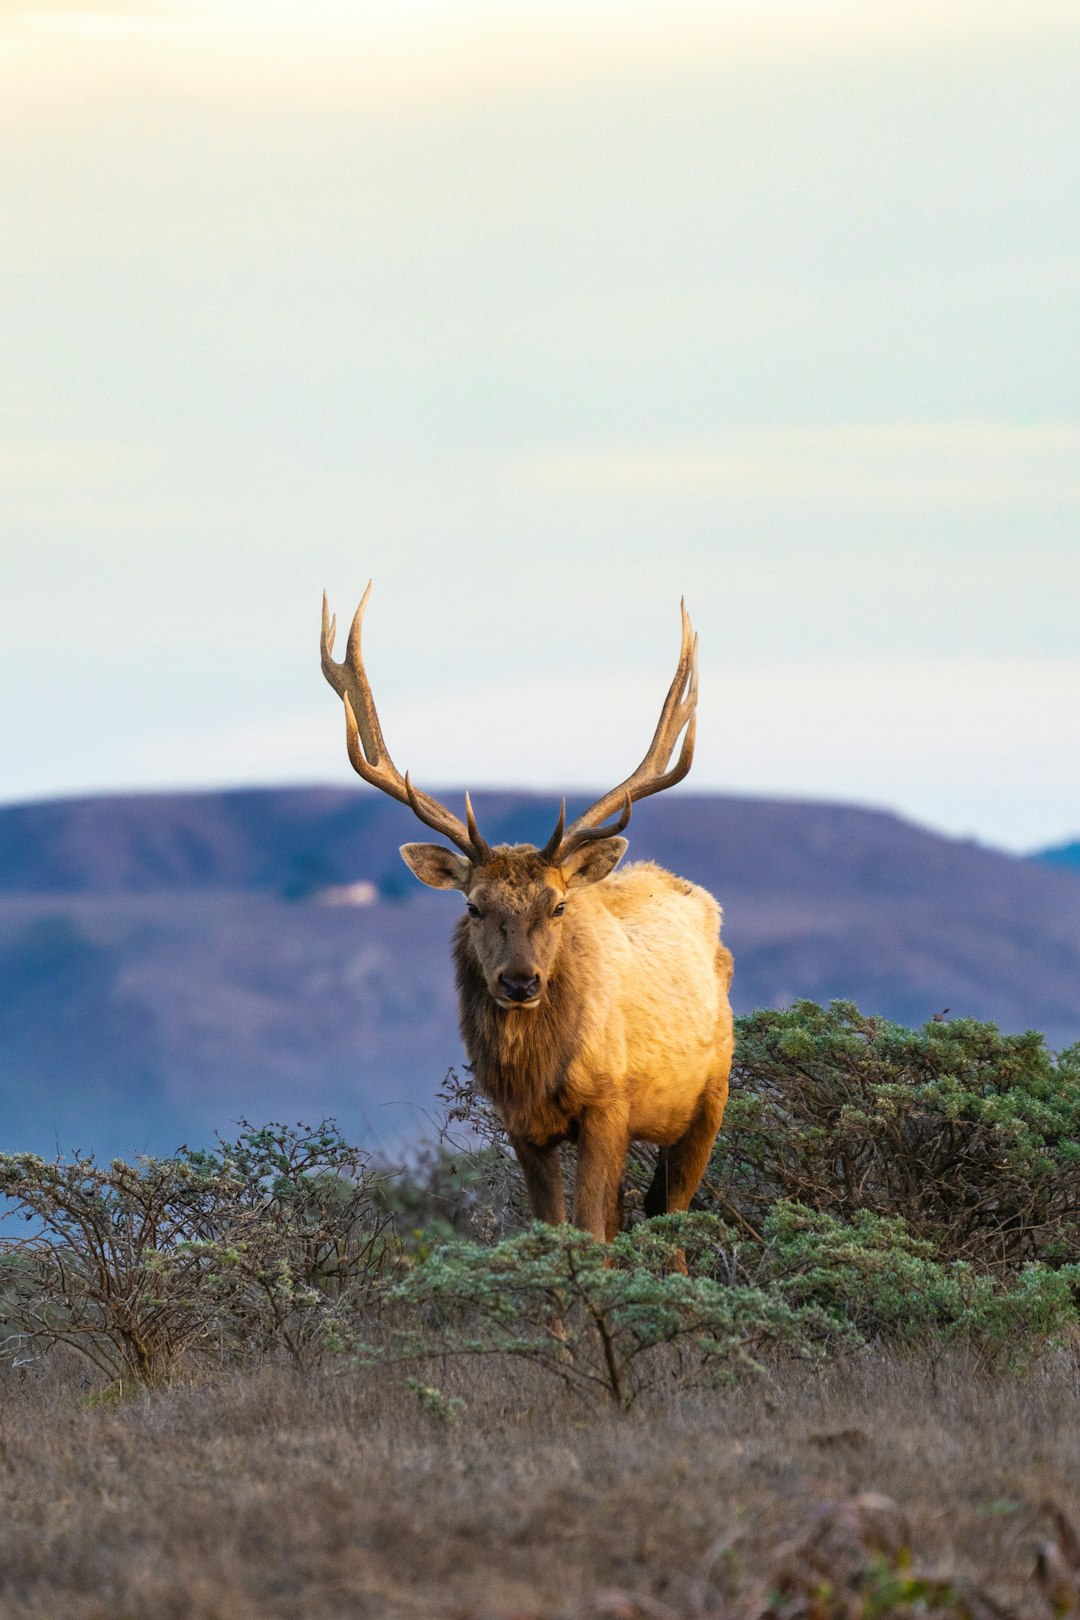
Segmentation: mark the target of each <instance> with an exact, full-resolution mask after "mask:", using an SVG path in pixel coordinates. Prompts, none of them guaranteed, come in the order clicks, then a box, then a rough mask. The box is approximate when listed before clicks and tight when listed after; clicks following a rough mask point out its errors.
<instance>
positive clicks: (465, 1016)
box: [410, 839, 732, 1238]
mask: <svg viewBox="0 0 1080 1620" xmlns="http://www.w3.org/2000/svg"><path fill="white" fill-rule="evenodd" d="M614 842H617V843H618V844H620V845H622V844H623V843H624V841H623V840H622V839H619V840H615V841H614ZM410 847H411V848H416V847H417V846H410ZM594 848H595V846H594ZM410 864H412V863H411V862H410ZM572 882H573V878H572V877H571V878H570V880H569V883H568V879H567V875H566V873H565V872H564V871H563V870H561V869H558V868H550V867H548V868H545V867H544V866H543V864H542V863H541V862H540V860H539V857H538V855H537V852H536V851H535V850H533V849H531V848H530V847H529V846H519V847H517V848H507V847H505V846H504V847H501V848H499V849H497V850H494V851H493V852H492V860H491V861H490V862H489V863H488V864H486V865H484V866H481V867H478V868H475V869H471V870H470V872H469V874H468V877H467V878H466V881H465V882H464V883H463V884H462V887H463V888H464V890H465V893H466V895H467V896H468V897H469V898H470V900H473V902H474V903H475V902H477V901H479V902H480V903H481V905H482V908H483V916H482V917H481V918H480V919H472V918H469V917H465V918H463V919H462V921H461V922H460V923H459V924H458V927H457V930H456V932H455V940H454V956H455V961H456V965H457V980H458V992H459V1007H460V1015H461V1029H462V1038H463V1040H464V1043H465V1048H466V1051H467V1053H468V1055H469V1060H470V1062H471V1064H472V1067H473V1071H474V1073H475V1075H476V1079H477V1082H478V1084H479V1085H480V1087H481V1089H482V1090H483V1091H485V1092H486V1093H487V1095H488V1096H490V1097H491V1099H492V1101H493V1103H494V1104H495V1107H496V1109H497V1111H498V1113H499V1116H500V1118H501V1119H502V1120H503V1123H504V1124H505V1126H506V1129H507V1132H508V1133H509V1136H510V1139H511V1141H512V1143H513V1145H514V1148H515V1151H516V1152H517V1154H518V1157H519V1159H520V1160H521V1163H522V1167H523V1169H524V1172H525V1177H526V1182H527V1185H528V1189H529V1195H530V1199H531V1203H532V1208H533V1212H534V1213H535V1214H536V1215H537V1216H538V1217H540V1218H541V1219H544V1220H549V1221H559V1220H565V1218H566V1211H565V1207H564V1203H563V1193H562V1177H561V1171H560V1168H559V1162H558V1157H557V1149H558V1145H559V1143H560V1142H562V1141H566V1140H571V1141H576V1142H577V1149H578V1173H577V1185H576V1195H575V1201H574V1220H575V1222H576V1223H577V1224H578V1225H579V1226H583V1227H585V1228H587V1229H588V1230H590V1231H592V1232H594V1233H595V1234H596V1235H597V1236H598V1237H609V1238H610V1237H611V1236H613V1235H614V1232H615V1231H616V1230H617V1228H618V1198H619V1188H620V1183H621V1179H622V1173H623V1168H624V1165H625V1160H626V1153H627V1149H628V1147H629V1144H630V1143H631V1142H632V1141H645V1142H653V1143H656V1144H657V1145H658V1146H659V1147H660V1148H661V1149H662V1153H661V1158H660V1163H659V1165H658V1169H657V1177H656V1180H655V1181H654V1184H653V1187H652V1188H651V1189H650V1194H649V1199H648V1201H647V1209H648V1212H649V1213H660V1212H661V1211H663V1210H676V1209H685V1208H687V1206H688V1205H689V1202H690V1199H691V1198H692V1197H693V1194H694V1192H695V1191H696V1190H697V1186H698V1182H699V1181H700V1179H701V1175H702V1172H703V1170H704V1168H705V1164H706V1163H707V1161H708V1156H709V1153H710V1151H711V1149H712V1144H713V1141H714V1139H715V1137H716V1132H717V1130H718V1129H719V1126H720V1121H721V1118H722V1116H723V1111H724V1104H725V1102H726V1100H727V1088H728V1073H729V1070H730V1067H731V1055H732V1020H731V1009H730V1006H729V1004H728V998H727V990H728V985H729V983H730V979H731V954H730V952H729V951H728V950H727V949H726V948H725V947H724V946H723V945H722V944H720V943H719V931H720V915H721V914H720V907H719V906H718V905H717V903H716V901H715V900H714V899H713V897H712V896H711V895H710V894H708V893H706V891H705V890H704V889H700V888H698V887H697V886H696V885H695V884H692V883H688V882H686V881H685V880H684V879H682V878H677V877H674V876H672V874H671V873H670V872H666V871H664V869H663V868H662V867H659V866H655V865H653V864H652V863H651V862H639V863H637V864H635V865H632V866H629V867H627V868H626V869H625V871H622V872H619V873H616V874H615V875H614V876H611V877H606V878H604V879H602V880H597V881H593V882H591V883H590V882H589V881H588V879H587V878H586V879H585V881H584V883H583V885H582V886H580V887H576V888H575V887H571V886H570V884H571V883H572ZM560 897H563V898H564V899H565V904H566V911H565V915H564V917H563V918H562V920H561V921H559V920H557V919H554V918H552V917H551V906H552V904H553V902H555V901H557V900H558V899H559V898H560ZM506 963H509V964H510V965H511V966H512V967H513V968H514V969H515V970H520V971H527V970H528V969H530V968H540V969H541V970H542V972H543V990H542V994H541V996H540V999H539V1003H538V1005H536V1006H535V1007H505V1006H500V1005H499V1003H498V1001H497V999H496V998H495V996H494V995H493V993H492V985H493V982H494V980H495V976H496V975H497V972H498V970H499V968H500V965H503V966H505V964H506Z"/></svg>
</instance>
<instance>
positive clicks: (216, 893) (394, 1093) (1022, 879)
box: [0, 788, 1080, 1155]
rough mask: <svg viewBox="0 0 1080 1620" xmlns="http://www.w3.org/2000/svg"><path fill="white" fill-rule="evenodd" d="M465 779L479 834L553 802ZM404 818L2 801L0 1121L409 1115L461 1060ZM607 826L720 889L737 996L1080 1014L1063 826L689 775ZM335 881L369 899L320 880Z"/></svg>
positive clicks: (54, 1126) (33, 1130)
mask: <svg viewBox="0 0 1080 1620" xmlns="http://www.w3.org/2000/svg"><path fill="white" fill-rule="evenodd" d="M441 796H444V797H446V798H447V799H448V800H449V801H450V802H453V803H455V804H458V803H460V801H459V800H458V799H457V798H455V796H454V795H453V794H446V795H441ZM474 797H475V803H476V809H477V815H478V818H479V821H480V825H481V827H482V829H483V831H484V833H485V836H486V837H487V838H488V839H489V841H490V842H493V843H495V842H502V841H506V842H513V841H528V842H537V841H541V840H543V839H545V838H546V837H547V835H548V833H549V832H550V830H551V827H552V825H553V824H554V819H555V815H556V811H557V804H556V803H555V801H554V800H553V799H551V798H549V797H546V796H543V795H537V794H527V793H521V792H512V791H509V790H508V791H505V792H488V793H479V794H476V795H475V796H474ZM573 812H574V805H573V804H571V806H570V813H571V814H573ZM415 836H417V832H416V823H415V821H414V819H413V818H412V817H411V816H410V815H409V814H408V812H407V811H405V810H404V809H403V808H402V807H401V806H399V805H397V804H395V803H393V802H391V801H390V800H388V799H386V798H384V797H382V796H380V795H377V794H374V793H369V792H367V791H365V790H364V789H363V788H358V789H357V790H352V789H350V788H342V789H337V788H272V789H251V790H245V791H239V792H211V793H184V794H179V793H178V794H143V795H125V796H102V797H99V798H92V799H75V800H53V801H48V802H43V803H38V804H19V805H11V806H7V807H2V808H0V1148H3V1149H5V1150H7V1151H14V1150H17V1149H23V1148H25V1149H32V1150H35V1151H39V1152H45V1153H51V1152H53V1151H55V1150H56V1148H57V1147H60V1148H62V1149H64V1150H65V1151H69V1150H72V1149H74V1148H82V1149H94V1150H96V1151H97V1152H99V1153H106V1154H110V1155H111V1154H124V1155H126V1154H131V1153H133V1152H137V1151H142V1150H149V1151H155V1152H167V1151H169V1150H171V1149H172V1148H174V1147H175V1146H177V1145H178V1144H179V1142H181V1141H182V1140H187V1141H191V1142H200V1143H201V1142H206V1141H209V1140H210V1139H211V1138H212V1136H213V1133H214V1132H215V1130H220V1131H222V1132H223V1133H224V1134H226V1135H227V1134H228V1133H229V1131H230V1130H231V1129H232V1128H233V1124H234V1122H235V1121H236V1120H237V1119H238V1118H240V1117H241V1116H246V1117H248V1118H250V1119H252V1120H255V1121H263V1120H267V1119H271V1118H276V1119H282V1118H284V1119H292V1120H297V1119H306V1120H307V1119H315V1118H318V1117H320V1116H322V1115H324V1114H332V1115H335V1116H336V1117H337V1118H338V1119H339V1121H340V1123H341V1125H342V1127H343V1129H344V1130H345V1131H346V1133H347V1134H349V1135H350V1136H351V1137H352V1138H354V1139H356V1140H359V1141H364V1142H367V1143H368V1144H369V1145H372V1146H382V1147H383V1148H385V1149H386V1150H387V1151H396V1150H398V1149H399V1148H400V1147H401V1146H402V1145H403V1144H405V1143H407V1142H410V1141H415V1140H416V1139H418V1138H419V1137H421V1136H423V1135H425V1134H427V1135H430V1134H431V1131H432V1129H433V1123H432V1122H433V1118H434V1114H435V1112H436V1110H437V1102H436V1092H437V1089H438V1086H439V1083H440V1081H441V1080H442V1078H443V1076H444V1075H445V1073H446V1071H447V1069H448V1068H449V1067H450V1066H451V1065H460V1063H461V1062H462V1053H461V1048H460V1043H459V1040H458V1036H457V1030H456V1015H455V1003H454V991H453V982H452V973H451V968H450V962H449V953H448V946H449V936H450V932H451V929H452V927H453V924H454V922H455V920H456V918H457V916H458V914H459V911H460V901H459V900H458V897H456V896H450V895H446V894H436V893H433V892H432V891H429V890H425V889H423V888H422V887H421V886H420V885H419V884H417V883H416V882H415V880H414V879H413V878H412V877H411V876H410V874H409V873H408V872H407V870H406V869H405V867H404V865H403V864H402V862H401V860H400V858H399V856H398V853H397V849H398V845H399V844H400V843H401V842H403V841H404V840H406V839H411V838H414V837H415ZM629 836H630V839H631V849H630V854H629V856H628V859H634V858H646V857H647V858H650V859H654V860H658V861H660V862H661V863H662V864H664V865H665V866H668V867H670V868H671V869H672V870H674V871H677V872H679V873H681V874H682V875H683V876H686V877H689V878H692V879H693V880H694V881H696V882H699V883H703V884H704V885H705V886H706V887H708V888H710V889H711V890H712V891H713V892H714V893H715V894H716V895H717V896H718V897H719V899H720V900H721V903H722V904H723V906H724V910H725V925H724V937H725V939H726V940H727V942H728V943H729V944H730V946H731V948H732V950H733V951H734V953H735V963H736V969H735V984H734V1000H735V1004H736V1007H737V1010H740V1011H747V1010H749V1009H751V1008H753V1007H757V1006H781V1005H784V1004H786V1003H787V1002H789V1001H791V1000H792V999H794V998H796V997H800V996H806V997H811V998H813V999H815V1000H828V999H830V998H831V997H847V998H850V999H852V1000H855V1001H857V1002H858V1003H859V1004H860V1005H861V1006H863V1007H864V1008H865V1009H866V1010H868V1011H874V1012H878V1013H882V1014H885V1015H886V1016H888V1017H890V1018H893V1019H896V1020H897V1021H899V1022H903V1023H913V1024H917V1023H921V1022H924V1021H925V1020H926V1019H928V1018H930V1017H931V1016H933V1015H934V1014H935V1013H940V1012H942V1011H943V1010H944V1009H945V1008H949V1009H950V1016H962V1015H971V1016H974V1017H978V1018H992V1019H994V1020H996V1021H997V1022H998V1023H999V1024H1000V1025H1001V1026H1002V1027H1003V1028H1006V1029H1022V1028H1026V1027H1029V1026H1030V1027H1035V1028H1039V1029H1042V1030H1043V1031H1044V1032H1045V1033H1046V1035H1047V1037H1048V1039H1049V1040H1050V1042H1051V1044H1053V1045H1055V1046H1058V1047H1060V1046H1064V1045H1067V1044H1070V1043H1071V1042H1073V1041H1075V1040H1077V1039H1080V870H1078V869H1077V868H1076V867H1075V866H1074V865H1073V864H1072V863H1071V862H1062V861H1060V860H1059V854H1060V852H1053V851H1051V852H1047V855H1046V858H1040V859H1023V858H1020V857H1017V856H1012V855H1008V854H1004V853H1002V852H1000V851H997V850H993V849H987V848H984V847H982V846H979V845H977V844H974V843H970V842H965V841H961V840H956V839H950V838H944V837H941V836H940V835H938V834H935V833H932V832H929V831H927V830H926V829H924V828H921V827H917V826H914V825H912V824H910V823H908V822H905V821H903V820H902V819H900V818H899V817H897V816H894V815H891V814H888V813H886V812H882V811H877V810H866V809H861V808H857V807H853V806H848V805H835V804H815V803H804V802H798V801H782V800H768V799H753V798H739V797H730V796H721V795H703V794H693V793H688V792H685V791H676V792H673V793H670V794H666V795H664V796H663V797H662V798H656V799H652V800H648V801H645V802H643V803H642V804H640V805H639V806H637V807H636V809H635V812H634V817H633V821H632V823H631V827H630V830H629ZM1070 847H1074V848H1075V847H1080V846H1070ZM356 884H359V885H361V886H366V887H362V888H361V889H360V890H358V891H354V892H353V898H359V899H362V900H364V901H367V902H370V903H365V904H328V903H327V897H328V891H330V898H335V896H334V893H333V891H335V890H338V891H340V890H341V889H343V888H345V887H346V886H348V885H356ZM336 898H338V899H341V898H342V896H341V895H340V893H339V894H338V895H337V896H336Z"/></svg>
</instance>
